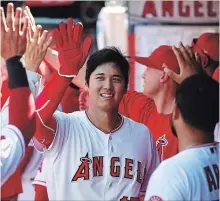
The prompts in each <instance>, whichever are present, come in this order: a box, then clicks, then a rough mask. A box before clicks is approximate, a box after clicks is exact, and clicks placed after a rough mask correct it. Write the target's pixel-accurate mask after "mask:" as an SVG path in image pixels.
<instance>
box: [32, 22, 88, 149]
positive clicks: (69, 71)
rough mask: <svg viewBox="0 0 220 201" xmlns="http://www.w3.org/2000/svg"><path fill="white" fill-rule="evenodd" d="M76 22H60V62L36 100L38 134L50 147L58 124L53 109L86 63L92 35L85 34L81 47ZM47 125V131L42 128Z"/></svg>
mask: <svg viewBox="0 0 220 201" xmlns="http://www.w3.org/2000/svg"><path fill="white" fill-rule="evenodd" d="M73 25H74V24H73V19H72V18H68V20H67V28H66V25H65V24H64V23H63V22H61V23H59V30H58V29H55V31H54V40H55V42H56V46H57V50H58V53H59V62H60V65H61V66H60V68H59V69H58V72H57V73H55V75H54V76H53V78H52V80H51V81H50V82H49V83H48V84H47V85H46V86H45V88H44V90H43V91H42V92H41V93H40V95H39V96H38V98H37V100H36V111H37V132H36V133H35V138H36V139H37V140H38V141H39V142H40V143H42V144H44V145H45V146H46V147H47V148H48V147H49V146H50V145H51V143H52V142H53V139H54V133H55V132H56V127H57V123H56V119H55V117H54V116H53V113H54V112H55V110H56V108H57V107H58V105H59V103H60V101H61V99H62V97H63V95H64V93H65V91H66V89H67V88H68V86H69V84H70V83H71V81H72V79H73V77H75V75H76V74H77V73H78V71H79V69H80V68H81V67H82V65H83V64H84V62H85V59H86V57H87V55H88V52H89V49H90V45H91V38H86V39H85V40H84V43H83V46H82V48H81V36H82V30H83V27H82V24H81V23H76V24H75V25H74V26H73ZM45 128H46V129H47V130H48V132H42V131H43V130H44V129H45Z"/></svg>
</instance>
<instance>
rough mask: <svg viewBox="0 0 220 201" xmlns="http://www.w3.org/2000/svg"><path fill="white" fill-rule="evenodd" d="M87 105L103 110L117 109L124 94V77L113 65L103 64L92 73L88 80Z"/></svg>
mask: <svg viewBox="0 0 220 201" xmlns="http://www.w3.org/2000/svg"><path fill="white" fill-rule="evenodd" d="M88 92H89V105H90V104H91V105H93V106H94V105H96V106H97V107H99V108H102V109H103V110H109V109H115V108H117V107H118V105H119V103H120V101H121V99H122V97H123V95H124V93H125V81H124V77H123V75H122V73H121V71H120V69H119V68H118V66H117V65H116V64H114V63H104V64H101V65H100V66H98V67H97V68H96V69H95V71H93V72H92V74H91V76H90V79H89V88H88Z"/></svg>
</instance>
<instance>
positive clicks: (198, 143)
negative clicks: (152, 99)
mask: <svg viewBox="0 0 220 201" xmlns="http://www.w3.org/2000/svg"><path fill="white" fill-rule="evenodd" d="M186 62H187V61H186ZM218 121H219V85H218V83H217V82H216V81H215V80H213V79H212V78H211V77H209V76H207V75H205V74H196V75H192V76H190V77H188V78H186V79H185V80H183V82H182V83H181V84H180V86H179V87H178V89H177V91H176V99H175V107H174V111H173V114H172V123H171V125H172V130H173V133H174V135H175V136H177V138H178V141H179V151H180V153H178V154H177V155H176V156H173V157H171V158H169V159H167V160H166V161H163V162H162V163H161V164H160V165H159V167H158V168H157V169H156V170H155V172H154V173H153V175H152V177H151V178H150V181H149V185H148V188H147V192H146V197H145V200H152V201H153V200H161V201H162V200H218V199H219V144H216V143H214V133H213V132H214V128H215V125H216V123H217V122H218ZM155 186H156V187H157V188H155Z"/></svg>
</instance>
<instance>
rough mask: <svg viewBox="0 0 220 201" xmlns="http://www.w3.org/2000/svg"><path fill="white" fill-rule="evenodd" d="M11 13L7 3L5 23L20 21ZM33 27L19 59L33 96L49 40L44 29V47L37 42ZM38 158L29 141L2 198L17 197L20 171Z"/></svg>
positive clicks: (3, 113) (5, 109)
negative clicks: (22, 62)
mask: <svg viewBox="0 0 220 201" xmlns="http://www.w3.org/2000/svg"><path fill="white" fill-rule="evenodd" d="M1 9H3V8H1ZM19 9H20V8H19ZM25 11H26V12H25ZM25 11H24V13H23V16H26V18H28V21H29V23H30V16H29V13H28V12H29V11H27V9H25ZM13 14H14V5H13V4H8V7H7V23H8V24H10V23H11V24H14V23H15V22H19V23H21V21H18V18H19V17H21V14H20V15H19V16H15V19H14V18H13V17H12V16H13ZM3 15H4V14H3V12H2V17H1V19H2V24H4V23H5V22H4V21H5V20H4V19H5V18H4V16H3ZM19 19H20V18H19ZM13 26H14V25H13ZM4 28H5V30H7V27H6V25H4ZM35 28H36V32H35V35H34V34H32V36H31V37H28V40H27V47H26V51H25V55H26V57H24V58H23V59H21V60H23V61H24V65H25V68H26V73H27V78H28V82H29V87H30V89H31V91H32V93H33V95H34V97H36V96H37V94H38V91H39V88H40V87H39V86H40V75H38V74H37V73H36V71H37V69H38V67H39V64H40V62H41V60H42V59H43V57H44V54H45V53H46V52H45V50H46V49H44V48H47V46H48V45H49V43H50V41H51V39H49V40H48V41H45V39H46V36H47V31H44V32H42V35H41V41H42V42H43V44H44V47H43V46H42V43H39V44H37V43H36V40H35V39H36V38H37V37H38V36H37V35H38V33H39V32H40V31H41V29H42V27H41V26H36V27H35ZM28 32H30V29H28ZM27 36H29V34H27ZM32 37H35V38H32ZM12 42H14V43H15V44H16V41H15V40H13V41H12ZM6 51H7V49H6V50H4V49H2V52H1V57H2V58H5V56H4V55H5V52H6ZM44 52H45V53H44ZM22 56H23V55H22ZM7 82H8V80H5V82H4V83H5V87H4V88H3V90H2V94H3V96H2V97H4V104H3V105H2V108H1V117H2V124H1V126H2V127H4V126H6V125H7V124H8V109H9V102H10V98H9V97H10V93H6V92H7V90H8V91H10V89H8V88H7ZM30 153H31V154H30ZM32 153H33V154H32ZM36 155H38V157H36ZM32 156H34V157H32ZM40 160H41V155H40V154H39V153H38V154H37V151H35V150H34V149H33V145H32V148H31V143H29V146H28V147H27V148H26V154H25V157H24V158H23V160H22V162H21V164H20V165H19V167H18V168H17V170H16V172H15V173H14V174H13V175H12V176H11V177H10V178H9V179H8V180H7V182H6V183H5V184H4V185H3V186H2V187H1V192H2V193H1V195H2V198H3V199H17V195H18V194H19V193H22V184H21V174H22V172H21V171H23V170H24V169H25V167H26V166H27V169H29V170H33V171H34V169H36V171H37V168H38V167H35V166H36V165H37V161H38V162H39V165H40ZM33 161H34V162H33ZM32 162H33V163H32ZM31 164H32V165H31ZM30 166H32V168H30ZM25 171H26V173H27V172H28V173H27V174H26V175H28V176H29V177H32V176H31V174H32V171H31V172H30V171H27V170H25ZM22 180H23V178H22ZM23 189H24V188H23ZM25 192H26V191H25ZM29 192H30V191H29ZM28 199H29V198H28Z"/></svg>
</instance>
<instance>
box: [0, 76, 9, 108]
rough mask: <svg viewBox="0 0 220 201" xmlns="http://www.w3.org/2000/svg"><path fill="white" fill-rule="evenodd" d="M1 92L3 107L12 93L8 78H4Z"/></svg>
mask: <svg viewBox="0 0 220 201" xmlns="http://www.w3.org/2000/svg"><path fill="white" fill-rule="evenodd" d="M1 94H2V96H1V108H2V107H3V106H4V104H5V102H6V101H7V99H8V97H9V96H10V94H11V90H10V89H9V88H8V80H4V81H3V82H2V88H1Z"/></svg>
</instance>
